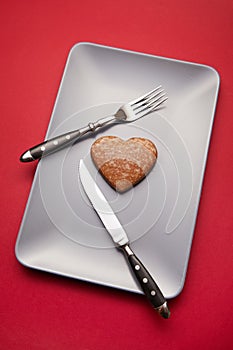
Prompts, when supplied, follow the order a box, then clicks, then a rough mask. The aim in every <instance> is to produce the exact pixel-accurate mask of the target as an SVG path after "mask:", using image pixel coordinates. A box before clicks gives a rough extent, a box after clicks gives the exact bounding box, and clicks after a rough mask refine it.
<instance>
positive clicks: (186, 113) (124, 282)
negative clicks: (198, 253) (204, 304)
mask: <svg viewBox="0 0 233 350" xmlns="http://www.w3.org/2000/svg"><path fill="white" fill-rule="evenodd" d="M160 84H161V85H162V86H163V88H164V89H165V90H166V92H167V94H168V97H169V99H168V101H167V102H166V103H165V106H164V107H163V108H161V109H160V110H159V111H157V112H155V113H153V114H150V115H148V116H146V117H144V118H142V119H140V120H138V121H136V122H134V123H131V124H115V125H113V126H111V127H108V128H105V129H104V130H100V131H99V132H97V133H95V134H91V135H90V136H88V137H85V138H83V139H82V140H80V141H79V142H76V143H75V144H74V145H72V146H70V147H68V148H65V149H63V150H61V151H59V152H57V153H54V154H52V155H50V156H48V157H45V158H44V159H42V160H41V161H40V163H39V164H38V167H37V171H36V174H35V178H34V181H33V185H32V189H31V193H30V196H29V199H28V204H27V207H26V210H25V214H24V218H23V220H22V224H21V227H20V231H19V235H18V239H17V243H16V256H17V258H18V260H19V261H20V262H21V263H22V264H24V265H26V266H28V267H31V268H36V269H40V270H44V271H48V272H53V273H56V274H60V275H65V276H69V277H73V278H77V279H81V280H86V281H90V282H95V283H99V284H103V285H107V286H112V287H116V288H121V289H125V290H128V291H134V292H138V293H141V291H140V288H139V286H138V285H137V283H136V281H135V279H134V278H133V276H132V274H131V272H130V269H129V268H128V265H127V263H126V262H125V260H124V257H123V255H122V254H121V252H119V251H118V250H117V249H116V248H115V247H114V245H113V243H112V241H111V239H110V237H109V236H108V234H107V233H106V231H105V229H104V228H103V226H102V223H101V221H100V220H99V218H98V216H97V215H96V213H95V211H94V210H93V209H92V207H91V205H90V203H89V201H88V199H87V197H86V195H85V193H84V192H83V189H82V186H81V184H80V180H79V174H78V165H79V160H80V159H81V158H83V159H84V162H85V164H86V165H87V166H88V169H89V170H90V172H91V173H92V175H93V177H94V178H95V179H96V181H97V183H98V185H99V186H100V188H101V189H102V191H103V192H104V194H105V196H106V197H107V199H108V200H109V202H110V204H111V206H112V207H113V209H114V210H115V212H116V214H117V216H118V218H119V220H120V221H121V223H122V224H123V225H124V227H125V230H126V232H127V234H128V236H129V238H130V241H131V245H132V248H133V250H135V253H136V254H137V255H138V256H139V257H140V259H141V260H142V261H143V263H144V264H145V266H146V267H147V268H148V270H149V271H150V272H151V274H152V275H153V276H154V278H155V280H156V281H157V283H158V285H159V286H160V288H161V289H162V291H163V292H164V294H165V296H166V297H167V298H172V297H175V296H176V295H178V294H179V293H180V291H181V290H182V287H183V284H184V281H185V275H186V270H187V264H188V259H189V253H190V248H191V242H192V237H193V233H194V227H195V220H196V215H197V210H198V203H199V199H200V193H201V185H202V181H203V176H204V169H205V163H206V158H207V151H208V146H209V140H210V135H211V129H212V124H213V119H214V111H215V106H216V101H217V94H218V88H219V76H218V74H217V72H216V71H215V70H214V69H213V68H211V67H208V66H204V65H200V64H195V63H189V62H183V61H177V60H173V59H167V58H162V57H156V56H151V55H146V54H142V53H136V52H131V51H125V50H120V49H115V48H110V47H104V46H100V45H95V44H90V43H80V44H77V45H75V46H74V47H73V48H72V50H71V52H70V54H69V57H68V60H67V64H66V68H65V71H64V75H63V78H62V82H61V85H60V89H59V92H58V96H57V100H56V103H55V106H54V110H53V114H52V117H51V121H50V124H49V128H48V132H47V135H46V138H50V137H52V136H55V135H59V134H61V133H64V132H68V131H69V130H73V129H76V128H79V127H82V126H85V125H86V124H87V123H88V122H90V121H95V120H97V119H98V118H100V117H103V116H106V115H109V114H112V113H114V112H115V111H116V110H117V109H118V107H119V106H120V105H122V104H123V103H126V102H128V101H130V100H132V99H135V98H137V97H139V96H140V95H142V94H144V93H146V92H147V91H149V90H151V89H153V88H154V87H156V86H157V85H160ZM103 135H114V136H119V137H121V138H122V139H125V140H126V139H128V138H130V137H144V138H148V139H150V140H151V141H152V142H154V143H155V145H156V146H157V149H158V161H157V163H156V166H155V167H154V168H153V170H152V171H151V173H150V174H149V175H148V176H147V177H146V179H144V180H143V181H142V182H141V183H139V184H138V185H136V186H135V187H134V188H132V189H131V190H130V191H128V192H126V193H124V194H119V193H117V192H115V191H114V190H113V189H112V188H111V187H110V186H109V185H108V184H107V183H106V182H105V181H104V179H103V178H102V177H101V176H100V174H99V173H98V171H97V169H96V168H95V166H94V164H93V162H92V160H91V157H90V147H91V145H92V143H93V142H94V140H95V139H97V138H99V137H100V136H103Z"/></svg>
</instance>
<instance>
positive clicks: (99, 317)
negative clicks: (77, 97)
mask: <svg viewBox="0 0 233 350" xmlns="http://www.w3.org/2000/svg"><path fill="white" fill-rule="evenodd" d="M232 18H233V2H232V1H231V0H221V1H219V0H211V1H209V0H201V1H200V0H195V1H194V0H189V1H187V0H176V1H173V0H166V1H163V0H144V1H143V2H141V3H139V2H137V1H132V0H124V1H123V0H118V1H109V0H99V1H91V0H85V1H79V0H66V1H63V0H56V1H53V0H33V1H30V0H28V1H27V0H21V1H16V0H15V1H13V0H7V1H6V0H2V1H1V4H0V26H1V30H0V44H1V55H0V103H1V117H0V123H1V148H0V151H1V162H0V167H1V169H0V174H1V175H0V176H1V182H0V183H1V202H0V203H1V216H0V220H1V222H0V227H1V231H0V232H1V233H0V280H1V282H0V283H1V286H0V344H1V345H0V348H1V349H4V350H5V349H8V350H10V349H32V350H34V349H56V350H60V349H62V350H63V349H79V350H98V349H101V350H105V349H111V350H119V349H123V350H125V349H129V348H133V349H135V350H144V349H149V348H150V349H159V350H161V349H172V350H173V349H177V350H178V349H179V350H183V349H185V350H187V349H202V348H203V349H204V348H205V349H211V350H215V349H216V350H218V349H219V350H220V349H221V350H222V349H230V347H231V344H230V340H231V335H232V332H231V331H232V324H233V322H232V321H233V316H232V315H233V313H232V307H233V303H232V287H233V283H232V267H233V265H232V243H233V240H232V227H233V220H232V198H233V196H232V175H233V171H232V170H233V166H232V157H233V154H232V131H233V115H232V110H233V109H232V101H233V75H232V63H233V55H232V53H233V50H232V39H233V35H232V34H233V29H232V28H233V26H232ZM81 41H90V42H94V43H99V44H104V45H109V46H114V47H119V48H123V49H129V50H134V51H139V52H145V53H150V54H154V55H161V56H164V57H171V58H176V59H182V60H186V61H193V62H197V63H204V64H207V65H210V66H213V67H214V68H215V69H217V71H218V72H219V74H220V77H221V87H220V93H219V100H218V105H217V110H216V116H215V123H214V128H213V133H212V138H211V144H210V150H209V157H208V163H207V168H206V173H205V179H204V185H203V191H202V197H201V202H200V207H199V213H198V219H197V224H196V230H195V235H194V240H193V246H192V251H191V256H190V262H189V267H188V272H187V279H186V283H185V286H184V289H183V291H182V293H181V294H180V295H179V296H178V297H177V298H175V299H173V300H171V301H170V303H169V304H170V308H171V311H172V316H171V318H170V319H169V320H163V319H161V318H159V316H158V315H157V314H156V313H155V311H153V310H152V309H151V308H150V306H149V305H148V304H147V302H145V299H144V297H143V296H141V295H134V294H132V293H128V292H124V291H118V290H114V289H110V288H107V287H101V286H98V285H93V284H89V283H84V282H80V281H76V280H72V279H68V278H63V277H60V276H56V275H52V274H48V273H42V272H38V271H33V270H30V269H27V268H25V267H23V266H21V265H20V264H19V263H18V262H17V260H16V258H15V255H14V245H15V241H16V237H17V233H18V229H19V225H20V222H21V219H22V215H23V212H24V209H25V205H26V201H27V198H28V194H29V190H30V186H31V183H32V179H33V175H34V171H35V168H36V163H30V164H21V163H20V162H19V160H18V158H19V155H20V154H21V153H22V152H23V151H24V150H25V149H26V148H28V146H31V145H33V144H35V143H36V142H39V141H41V140H42V139H43V138H44V135H45V132H46V129H47V125H48V122H49V119H50V115H51V112H52V108H53V104H54V101H55V98H56V94H57V90H58V86H59V83H60V79H61V76H62V73H63V68H64V65H65V62H66V58H67V55H68V52H69V50H70V48H71V47H72V46H73V45H74V44H75V43H77V42H81Z"/></svg>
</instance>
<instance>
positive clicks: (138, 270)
mask: <svg viewBox="0 0 233 350" xmlns="http://www.w3.org/2000/svg"><path fill="white" fill-rule="evenodd" d="M120 248H122V249H123V251H124V253H125V255H126V257H127V259H128V262H129V263H130V265H131V268H132V270H133V272H134V274H135V276H136V278H137V280H138V282H139V284H140V286H141V288H142V290H143V292H144V294H145V296H146V297H147V299H148V300H149V301H150V303H151V304H152V306H153V307H154V308H155V309H156V311H158V313H159V314H160V315H161V316H162V317H164V318H169V316H170V311H169V309H168V307H167V302H166V299H165V298H164V296H163V293H162V292H161V290H160V289H159V287H158V285H157V284H156V282H155V281H154V279H153V277H152V276H151V275H150V273H149V272H148V270H147V269H146V268H145V266H144V265H143V264H142V262H141V261H140V260H139V259H138V257H137V256H136V255H135V254H134V252H133V251H132V249H131V248H130V247H129V245H128V244H126V245H124V246H121V247H120Z"/></svg>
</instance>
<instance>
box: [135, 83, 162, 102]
mask: <svg viewBox="0 0 233 350" xmlns="http://www.w3.org/2000/svg"><path fill="white" fill-rule="evenodd" d="M161 87H162V86H161V85H159V86H157V87H156V88H155V89H153V90H151V91H149V92H147V93H146V94H145V95H143V96H140V97H138V98H136V99H135V100H133V101H131V102H130V103H129V104H130V105H131V106H133V105H134V104H136V103H139V102H141V101H144V100H145V99H146V98H147V97H149V96H150V95H151V94H153V93H154V92H155V91H157V90H159V89H161Z"/></svg>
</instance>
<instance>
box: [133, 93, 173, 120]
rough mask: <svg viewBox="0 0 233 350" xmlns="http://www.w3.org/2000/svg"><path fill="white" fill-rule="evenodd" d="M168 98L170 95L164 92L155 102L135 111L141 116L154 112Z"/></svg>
mask: <svg viewBox="0 0 233 350" xmlns="http://www.w3.org/2000/svg"><path fill="white" fill-rule="evenodd" d="M164 96H165V97H164ZM167 99H168V97H167V96H166V94H163V95H161V96H160V97H159V98H158V99H157V100H156V101H153V103H150V104H149V105H146V106H143V108H140V109H138V110H137V111H135V113H136V114H141V116H140V117H143V116H145V115H147V114H149V113H151V112H154V111H155V110H156V108H157V107H158V106H160V105H161V104H162V103H163V102H165V101H166V100H167Z"/></svg>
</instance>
